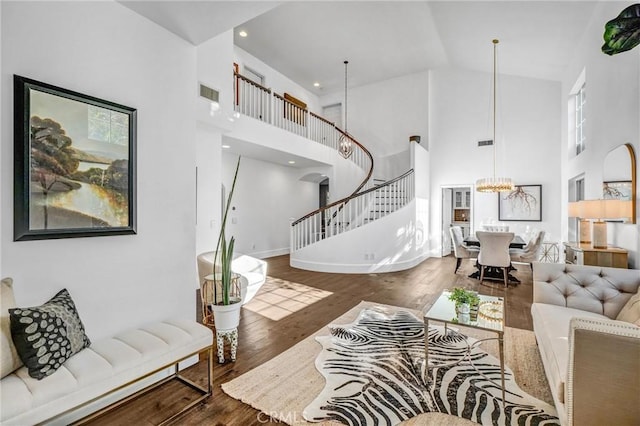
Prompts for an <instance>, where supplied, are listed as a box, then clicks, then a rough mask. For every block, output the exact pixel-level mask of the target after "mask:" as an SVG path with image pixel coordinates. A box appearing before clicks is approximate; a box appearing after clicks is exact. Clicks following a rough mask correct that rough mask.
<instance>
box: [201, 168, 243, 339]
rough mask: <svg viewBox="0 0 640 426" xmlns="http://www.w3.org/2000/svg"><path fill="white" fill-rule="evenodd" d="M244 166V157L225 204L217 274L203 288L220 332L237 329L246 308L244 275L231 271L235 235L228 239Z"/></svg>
mask: <svg viewBox="0 0 640 426" xmlns="http://www.w3.org/2000/svg"><path fill="white" fill-rule="evenodd" d="M239 169H240V157H238V163H237V164H236V171H235V174H234V176H233V183H232V184H231V190H230V191H229V195H228V197H227V202H226V205H225V206H224V215H223V217H222V223H221V225H220V234H219V235H218V243H217V244H216V250H215V252H214V259H213V268H212V269H213V271H212V272H213V273H212V274H211V275H207V276H206V277H205V286H204V288H203V290H202V291H203V303H208V304H209V307H210V309H211V311H212V312H213V321H214V325H215V328H216V331H228V330H233V329H235V328H237V327H238V324H240V308H241V307H242V292H241V287H240V274H237V273H235V272H233V271H232V270H231V263H232V262H233V248H234V244H235V237H233V236H232V237H231V239H230V240H229V241H227V236H226V229H225V228H226V225H227V216H228V214H229V207H230V206H231V200H232V198H233V192H234V190H235V187H236V181H237V179H238V170H239Z"/></svg>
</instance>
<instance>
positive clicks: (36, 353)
mask: <svg viewBox="0 0 640 426" xmlns="http://www.w3.org/2000/svg"><path fill="white" fill-rule="evenodd" d="M9 315H10V317H11V337H12V338H13V344H14V345H15V346H16V350H17V351H18V355H19V356H20V359H22V362H23V363H24V365H25V366H27V368H28V369H29V375H30V376H31V377H33V378H34V379H38V380H40V379H43V378H45V377H47V376H48V375H50V374H53V372H54V371H56V370H57V369H58V368H60V366H61V365H62V364H64V362H65V361H66V360H67V359H69V358H70V357H71V355H73V354H75V353H78V352H80V351H81V350H82V349H84V348H86V347H87V346H89V345H90V344H91V341H90V340H89V338H88V337H87V335H86V334H85V332H84V326H83V325H82V321H80V317H79V316H78V312H77V311H76V306H75V304H74V303H73V300H71V296H70V295H69V292H68V291H67V289H63V290H61V291H60V292H59V293H58V294H56V295H55V296H54V297H53V298H51V300H49V301H48V302H47V303H45V304H44V305H42V306H35V307H32V308H14V309H9Z"/></svg>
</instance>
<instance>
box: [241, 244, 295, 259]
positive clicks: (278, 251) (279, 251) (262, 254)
mask: <svg viewBox="0 0 640 426" xmlns="http://www.w3.org/2000/svg"><path fill="white" fill-rule="evenodd" d="M245 254H246V255H248V256H253V257H257V258H258V259H266V258H269V257H274V256H282V255H284V254H289V247H285V248H279V249H274V250H265V251H256V252H253V253H245Z"/></svg>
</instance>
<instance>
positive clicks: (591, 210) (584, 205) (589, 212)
mask: <svg viewBox="0 0 640 426" xmlns="http://www.w3.org/2000/svg"><path fill="white" fill-rule="evenodd" d="M580 210H581V212H580V213H581V214H582V216H580V217H583V218H585V219H600V218H604V217H606V207H605V202H604V200H583V201H580Z"/></svg>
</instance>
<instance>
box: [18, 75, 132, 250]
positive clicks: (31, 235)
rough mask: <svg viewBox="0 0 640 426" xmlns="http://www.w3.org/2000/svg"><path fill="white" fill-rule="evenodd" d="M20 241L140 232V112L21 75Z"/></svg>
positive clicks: (19, 141) (19, 86)
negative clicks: (137, 222) (138, 199)
mask: <svg viewBox="0 0 640 426" xmlns="http://www.w3.org/2000/svg"><path fill="white" fill-rule="evenodd" d="M13 83H14V137H15V139H14V157H15V158H14V173H15V175H14V241H24V240H41V239H50V238H71V237H91V236H100V235H122V234H135V233H136V179H135V177H136V171H135V164H136V162H135V153H136V151H135V145H136V110H135V109H133V108H130V107H126V106H123V105H119V104H116V103H113V102H109V101H105V100H102V99H98V98H94V97H92V96H88V95H83V94H80V93H77V92H73V91H70V90H66V89H62V88H60V87H56V86H52V85H50V84H46V83H42V82H39V81H35V80H31V79H28V78H25V77H21V76H18V75H14V80H13Z"/></svg>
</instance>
